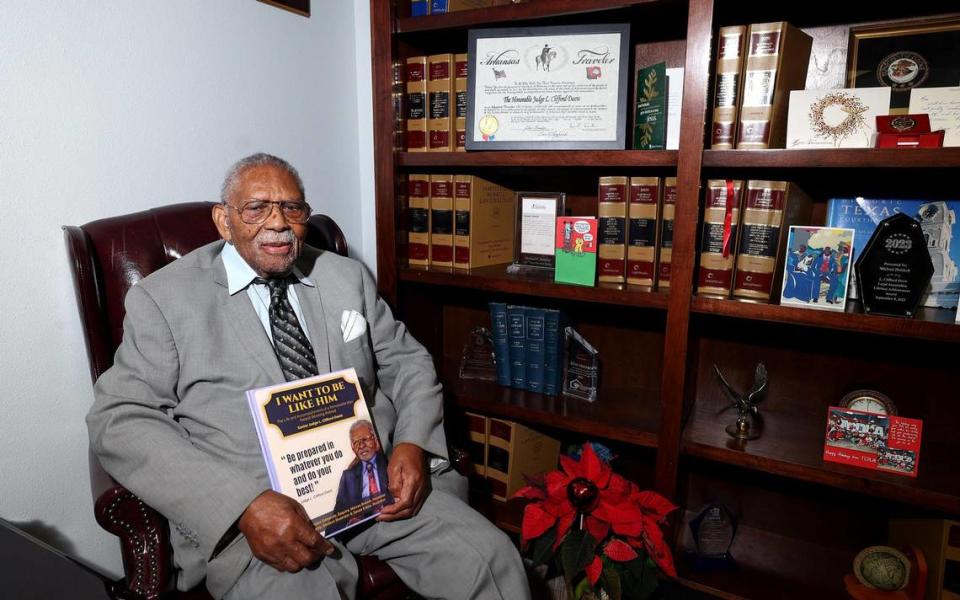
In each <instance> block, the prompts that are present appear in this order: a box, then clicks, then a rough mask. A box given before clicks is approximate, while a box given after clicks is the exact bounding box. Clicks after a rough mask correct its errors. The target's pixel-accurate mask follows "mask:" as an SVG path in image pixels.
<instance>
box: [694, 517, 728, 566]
mask: <svg viewBox="0 0 960 600" xmlns="http://www.w3.org/2000/svg"><path fill="white" fill-rule="evenodd" d="M690 533H692V534H693V543H694V544H695V546H696V550H695V551H694V552H693V556H692V558H693V567H694V568H695V569H696V570H700V571H711V570H713V571H716V570H730V569H733V568H734V562H733V557H732V556H731V555H730V547H731V546H732V545H733V538H734V536H735V535H736V533H737V522H736V519H734V518H733V515H732V514H731V513H730V511H729V510H727V507H725V506H724V505H723V504H720V503H718V502H712V503H710V504H708V505H707V506H705V507H704V508H703V510H701V511H700V514H698V515H697V516H696V517H694V518H693V520H691V521H690Z"/></svg>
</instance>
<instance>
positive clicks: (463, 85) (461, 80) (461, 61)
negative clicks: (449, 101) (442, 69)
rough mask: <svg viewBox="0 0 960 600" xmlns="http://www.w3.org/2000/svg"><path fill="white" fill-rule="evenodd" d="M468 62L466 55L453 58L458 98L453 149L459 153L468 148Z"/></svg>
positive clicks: (455, 94)
mask: <svg viewBox="0 0 960 600" xmlns="http://www.w3.org/2000/svg"><path fill="white" fill-rule="evenodd" d="M468 64H469V61H468V60H467V55H466V54H456V55H454V57H453V75H454V79H453V93H454V96H456V110H454V113H453V130H454V136H453V137H454V140H453V148H454V150H456V151H457V152H466V150H467V148H466V145H467V68H468V67H467V65H468Z"/></svg>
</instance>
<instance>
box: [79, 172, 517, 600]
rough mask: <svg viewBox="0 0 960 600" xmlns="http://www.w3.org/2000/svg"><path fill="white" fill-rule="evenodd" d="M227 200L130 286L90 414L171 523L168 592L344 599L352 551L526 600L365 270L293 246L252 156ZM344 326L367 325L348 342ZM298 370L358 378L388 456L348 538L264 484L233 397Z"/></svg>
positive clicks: (276, 199) (291, 229) (448, 584)
mask: <svg viewBox="0 0 960 600" xmlns="http://www.w3.org/2000/svg"><path fill="white" fill-rule="evenodd" d="M221 200H222V203H221V204H218V205H216V206H215V207H214V209H213V219H214V222H215V223H216V226H217V229H218V231H219V232H220V235H221V237H222V238H223V240H222V241H218V242H215V243H212V244H209V245H207V246H204V247H202V248H199V249H197V250H196V251H194V252H191V253H190V254H188V255H186V256H184V257H182V258H180V259H179V260H177V261H175V262H173V263H172V264H170V265H168V266H167V267H165V268H163V269H160V270H158V271H156V272H155V273H153V274H152V275H150V276H149V277H146V278H144V279H143V280H142V281H140V282H138V283H137V285H135V286H133V287H132V288H130V291H129V292H128V294H127V298H126V304H125V306H126V318H125V320H124V336H123V342H122V344H121V345H120V348H119V349H118V350H117V354H116V357H115V361H114V366H113V367H112V368H111V369H110V370H109V371H107V372H106V373H104V374H103V376H102V377H100V379H99V380H98V381H97V384H96V390H95V393H96V402H95V403H94V405H93V407H92V408H91V410H90V413H89V415H88V416H87V425H88V428H89V430H90V439H91V444H92V447H93V449H94V451H95V453H96V455H97V456H98V457H99V459H100V461H101V463H102V464H103V466H104V467H105V468H106V470H107V471H108V472H109V473H110V474H111V475H112V476H113V477H114V478H115V479H116V480H117V481H119V482H120V483H121V484H123V485H124V486H126V487H127V488H128V489H130V490H131V491H132V492H134V493H135V494H137V495H138V496H140V497H141V498H143V499H144V500H145V501H146V502H147V503H148V504H150V505H151V506H153V507H154V508H156V509H157V510H159V511H160V512H161V513H162V514H163V515H164V516H166V517H167V519H169V522H170V529H171V541H172V543H173V546H174V560H175V563H176V565H177V567H178V568H179V569H180V571H179V576H178V587H180V588H181V589H188V588H191V587H193V586H196V585H198V584H199V583H200V582H201V581H203V580H204V579H205V580H206V586H207V588H208V589H209V590H210V592H211V593H212V595H213V596H214V597H215V598H228V599H231V600H233V599H243V598H284V599H285V600H286V599H291V600H295V599H298V598H311V599H313V598H317V599H334V598H353V597H354V596H355V589H356V580H357V565H356V562H355V560H354V558H353V557H352V555H351V553H357V554H375V555H377V556H379V557H380V558H382V559H384V560H386V561H387V562H388V563H390V565H391V566H392V567H393V568H394V570H395V571H396V572H397V574H398V575H399V576H400V577H401V579H403V580H404V582H405V583H407V585H408V586H410V587H411V588H412V589H413V590H414V591H416V592H417V593H419V594H421V595H423V596H425V597H428V598H504V599H507V600H524V599H526V598H529V596H530V592H529V589H528V586H527V581H526V577H525V574H524V571H523V566H522V563H521V561H520V558H519V555H518V553H517V552H516V549H515V548H514V547H513V545H512V544H511V542H510V540H509V539H508V538H507V537H506V536H505V535H504V534H503V533H502V532H500V531H499V530H497V529H496V528H494V527H493V526H492V525H491V524H490V523H489V522H488V521H487V520H486V519H484V518H483V517H482V516H480V515H479V514H477V513H476V512H474V511H473V510H472V509H470V508H469V507H468V506H467V505H466V504H465V503H464V502H463V500H462V498H460V497H458V494H457V493H455V492H459V493H461V494H462V491H463V490H464V484H463V480H462V478H461V477H460V476H459V475H457V474H456V473H455V472H453V471H452V470H451V469H450V467H449V462H448V461H447V447H446V440H445V437H444V433H443V410H442V397H441V388H440V385H439V383H438V382H437V377H436V373H435V371H434V368H433V364H432V361H431V358H430V355H429V354H428V353H427V351H426V350H425V349H424V348H423V346H421V345H420V344H419V343H418V342H417V341H416V340H415V339H414V338H413V337H412V336H411V335H410V333H409V332H408V331H407V330H406V328H405V327H404V325H403V324H402V323H400V322H398V321H396V320H394V318H393V316H392V314H391V312H390V309H389V308H388V307H387V305H386V303H384V301H383V300H382V299H381V298H379V296H378V295H377V289H376V285H375V283H374V281H373V278H372V277H371V276H370V274H369V273H368V272H367V271H366V269H365V268H364V267H363V266H362V265H361V264H360V263H358V262H355V261H353V260H350V259H347V258H344V257H341V256H339V255H337V254H335V253H332V252H322V251H319V250H317V249H315V248H312V247H309V246H306V245H305V244H304V243H303V240H304V237H305V235H306V220H307V218H308V217H309V213H310V209H309V207H308V206H307V205H306V203H305V201H304V192H303V184H302V182H301V180H300V177H299V175H298V174H297V172H296V170H295V169H293V167H291V166H290V165H289V164H287V163H286V162H285V161H283V160H282V159H279V158H276V157H274V156H270V155H266V154H256V155H253V156H250V157H247V158H246V159H243V160H241V161H240V162H238V163H237V164H236V165H234V167H233V168H231V170H230V171H229V172H228V174H227V177H226V180H225V181H224V185H223V189H222V192H221ZM277 289H281V290H284V289H285V292H283V291H281V292H279V296H278V295H277V292H276V290H277ZM284 293H285V297H284ZM278 298H279V300H278ZM291 313H293V314H295V315H296V318H293V317H292V314H291ZM357 313H358V314H359V315H360V316H361V317H362V318H358V317H357ZM276 314H281V315H283V316H284V317H285V318H286V319H287V321H288V323H287V324H286V325H284V327H290V323H289V321H291V320H292V321H293V325H292V327H290V329H289V332H290V333H292V334H293V335H292V337H293V338H296V340H298V342H297V343H298V344H299V346H300V347H305V350H309V353H307V354H302V355H301V356H300V357H298V358H296V359H295V360H292V361H291V360H290V358H289V356H286V355H285V354H284V352H283V351H281V350H282V348H286V347H287V342H288V341H289V339H288V338H289V337H290V336H288V335H287V333H288V331H287V330H284V329H283V327H280V328H278V326H277V324H276V322H275V316H276ZM348 316H349V317H350V319H348V318H347V317H348ZM348 320H352V321H354V322H357V321H359V322H360V325H361V327H359V329H358V328H357V327H355V326H351V327H350V330H351V332H352V333H350V335H347V333H348V332H347V330H346V329H347V328H346V326H345V324H346V322H347V321H348ZM359 330H362V333H360V334H359V335H357V334H356V332H357V331H359ZM345 339H346V341H345ZM302 356H311V357H312V358H311V359H310V360H307V361H306V362H304V361H303V359H302ZM313 362H315V363H316V364H315V365H313V364H312V363H313ZM305 364H306V366H307V367H309V368H308V369H307V371H306V372H308V373H309V372H319V373H324V372H328V371H333V370H338V369H344V368H348V367H353V368H354V369H356V371H357V374H358V375H359V377H360V379H361V384H362V385H363V386H364V393H365V396H366V397H367V398H368V401H369V402H370V408H371V413H372V415H373V420H374V424H375V426H376V428H377V431H378V432H379V434H380V439H381V440H382V442H383V446H384V448H383V449H384V451H385V452H386V453H387V455H388V456H389V461H388V464H387V480H388V488H389V491H390V492H391V494H392V495H393V497H394V499H395V502H394V503H393V504H391V505H389V506H387V507H385V508H384V509H383V512H382V513H381V514H380V515H379V516H378V517H377V520H376V521H373V522H371V524H370V525H369V526H361V527H358V528H357V529H358V531H356V532H354V531H350V532H346V533H345V535H344V539H342V540H339V539H325V538H323V537H322V536H321V535H319V534H318V533H317V531H316V530H315V529H314V528H313V526H312V525H311V523H310V521H309V520H308V519H307V517H306V514H305V512H304V510H303V508H302V506H301V505H300V504H299V503H298V502H296V501H295V500H293V499H291V498H288V497H287V496H284V495H282V494H278V493H276V492H274V491H272V490H270V485H269V479H268V476H267V471H266V468H265V465H264V460H263V457H262V455H261V452H260V446H259V443H258V440H257V435H256V432H255V430H254V425H253V420H252V418H251V416H250V414H249V411H248V408H247V404H246V401H245V398H244V392H245V391H246V390H249V389H253V388H258V387H263V386H267V385H272V384H276V383H281V382H283V381H284V379H285V378H286V379H291V378H295V377H296V375H295V374H293V375H292V374H291V369H294V371H293V372H294V373H296V369H300V368H303V366H304V365H305ZM314 367H315V368H314ZM428 465H429V467H428Z"/></svg>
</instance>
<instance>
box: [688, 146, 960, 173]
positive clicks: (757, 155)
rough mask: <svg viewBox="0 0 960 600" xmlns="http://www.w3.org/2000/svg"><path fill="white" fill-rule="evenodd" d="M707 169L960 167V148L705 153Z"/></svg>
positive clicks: (726, 151) (719, 151)
mask: <svg viewBox="0 0 960 600" xmlns="http://www.w3.org/2000/svg"><path fill="white" fill-rule="evenodd" d="M703 166H704V167H725V168H737V169H742V168H750V169H756V168H818V169H822V168H829V169H850V168H855V169H862V168H872V169H891V168H892V169H907V168H935V169H956V168H958V167H960V148H915V149H912V150H900V149H897V148H864V149H859V148H850V149H842V150H819V149H818V150H704V151H703Z"/></svg>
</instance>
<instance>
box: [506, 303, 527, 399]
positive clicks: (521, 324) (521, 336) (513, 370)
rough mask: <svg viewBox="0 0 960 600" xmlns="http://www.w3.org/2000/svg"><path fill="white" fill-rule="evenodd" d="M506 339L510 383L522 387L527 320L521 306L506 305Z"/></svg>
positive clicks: (523, 382) (518, 387) (525, 367)
mask: <svg viewBox="0 0 960 600" xmlns="http://www.w3.org/2000/svg"><path fill="white" fill-rule="evenodd" d="M507 341H508V342H509V345H510V347H509V353H510V385H511V386H512V387H515V388H517V389H521V390H522V389H523V388H524V387H526V385H527V376H526V373H527V363H526V357H525V356H524V348H525V347H526V345H527V320H526V315H525V313H524V309H523V307H522V306H514V305H513V304H508V305H507Z"/></svg>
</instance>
